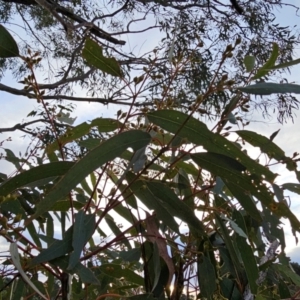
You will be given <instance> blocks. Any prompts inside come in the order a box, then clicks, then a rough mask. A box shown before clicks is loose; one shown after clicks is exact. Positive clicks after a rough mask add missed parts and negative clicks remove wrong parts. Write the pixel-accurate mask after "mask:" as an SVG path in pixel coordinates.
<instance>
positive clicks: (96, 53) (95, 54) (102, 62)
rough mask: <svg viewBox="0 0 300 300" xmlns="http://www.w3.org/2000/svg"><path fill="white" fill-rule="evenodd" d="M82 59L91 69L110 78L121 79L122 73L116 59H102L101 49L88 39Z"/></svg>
mask: <svg viewBox="0 0 300 300" xmlns="http://www.w3.org/2000/svg"><path fill="white" fill-rule="evenodd" d="M82 57H83V58H84V59H85V60H86V61H87V62H88V64H90V65H92V66H93V67H96V68H97V69H99V70H101V71H103V72H105V73H108V74H110V75H112V76H117V77H122V71H121V68H120V66H119V64H118V62H117V61H116V59H115V58H111V57H104V56H103V53H102V47H101V46H99V45H98V43H96V42H95V41H93V40H91V39H90V38H88V39H86V41H85V44H84V48H83V51H82Z"/></svg>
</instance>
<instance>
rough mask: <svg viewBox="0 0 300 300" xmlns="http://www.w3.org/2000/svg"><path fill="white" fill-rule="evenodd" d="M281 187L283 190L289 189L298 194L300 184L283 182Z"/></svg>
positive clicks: (299, 192)
mask: <svg viewBox="0 0 300 300" xmlns="http://www.w3.org/2000/svg"><path fill="white" fill-rule="evenodd" d="M281 187H282V188H283V189H284V190H289V191H291V192H293V193H296V194H299V195H300V184H299V183H284V184H283V185H282V186H281Z"/></svg>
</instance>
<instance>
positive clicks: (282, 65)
mask: <svg viewBox="0 0 300 300" xmlns="http://www.w3.org/2000/svg"><path fill="white" fill-rule="evenodd" d="M297 64H300V58H298V59H295V60H291V61H288V62H285V63H282V64H279V65H276V66H273V67H271V69H272V70H278V69H284V68H288V67H292V66H295V65H297Z"/></svg>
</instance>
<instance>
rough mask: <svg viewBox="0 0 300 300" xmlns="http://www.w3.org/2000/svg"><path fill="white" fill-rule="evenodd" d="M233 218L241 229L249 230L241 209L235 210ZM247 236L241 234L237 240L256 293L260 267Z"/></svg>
mask: <svg viewBox="0 0 300 300" xmlns="http://www.w3.org/2000/svg"><path fill="white" fill-rule="evenodd" d="M233 218H234V219H235V222H236V223H237V224H238V226H239V227H240V228H241V229H243V231H244V232H247V228H246V224H245V221H244V218H243V216H242V215H241V213H240V212H239V211H237V210H235V211H234V213H233ZM246 238H247V237H246ZM246 238H245V237H243V236H241V235H237V236H236V241H237V245H238V249H239V252H240V255H241V258H242V260H243V264H244V267H245V271H246V274H247V278H248V283H249V286H250V289H251V293H252V294H256V293H257V284H256V280H257V279H258V267H257V263H256V259H255V257H254V255H253V250H252V249H251V247H250V245H249V244H248V243H247V241H246Z"/></svg>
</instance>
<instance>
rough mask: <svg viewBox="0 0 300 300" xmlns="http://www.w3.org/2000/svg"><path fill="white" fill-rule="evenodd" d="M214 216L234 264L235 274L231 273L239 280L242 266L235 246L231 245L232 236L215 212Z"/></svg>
mask: <svg viewBox="0 0 300 300" xmlns="http://www.w3.org/2000/svg"><path fill="white" fill-rule="evenodd" d="M215 217H216V221H217V225H218V226H219V228H220V233H221V234H222V237H223V239H224V242H225V245H226V248H227V250H228V252H229V255H230V258H231V260H232V263H233V265H234V272H235V274H233V275H235V276H236V278H237V279H238V280H239V281H240V280H241V279H242V267H241V263H240V260H239V258H238V255H237V252H236V248H235V247H234V245H233V241H232V237H231V236H230V235H229V232H228V229H227V228H226V226H225V225H224V223H223V221H222V219H221V218H220V217H219V216H218V215H217V214H215Z"/></svg>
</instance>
